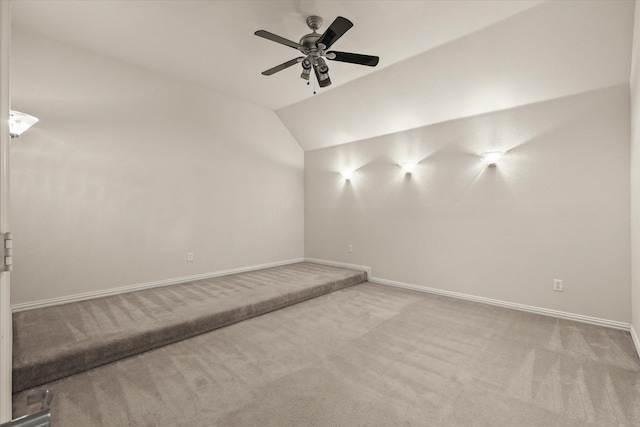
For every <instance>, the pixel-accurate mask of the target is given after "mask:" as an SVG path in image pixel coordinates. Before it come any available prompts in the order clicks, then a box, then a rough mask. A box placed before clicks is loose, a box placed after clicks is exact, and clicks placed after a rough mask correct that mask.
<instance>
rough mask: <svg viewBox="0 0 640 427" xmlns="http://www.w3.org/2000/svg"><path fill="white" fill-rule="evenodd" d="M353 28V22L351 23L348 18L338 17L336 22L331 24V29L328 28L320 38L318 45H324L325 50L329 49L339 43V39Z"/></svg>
mask: <svg viewBox="0 0 640 427" xmlns="http://www.w3.org/2000/svg"><path fill="white" fill-rule="evenodd" d="M351 27H353V22H351V21H349V20H348V19H347V18H343V17H342V16H338V17H337V18H336V20H335V21H333V22H332V23H331V25H330V26H329V28H327V31H325V32H324V34H322V35H321V36H320V38H319V39H318V42H317V43H316V45H317V46H318V45H320V44H323V45H324V46H325V49H329V47H330V46H331V45H332V44H334V43H335V42H336V41H338V39H339V38H340V37H342V35H343V34H344V33H346V32H347V31H348V30H349V28H351Z"/></svg>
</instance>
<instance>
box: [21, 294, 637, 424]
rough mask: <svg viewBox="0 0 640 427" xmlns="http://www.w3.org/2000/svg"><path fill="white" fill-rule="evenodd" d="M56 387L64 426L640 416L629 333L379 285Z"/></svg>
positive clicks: (616, 419) (585, 420) (612, 420)
mask: <svg viewBox="0 0 640 427" xmlns="http://www.w3.org/2000/svg"><path fill="white" fill-rule="evenodd" d="M48 387H49V388H50V390H52V391H53V393H54V400H53V403H52V411H53V425H55V426H279V427H280V426H492V427H495V426H545V427H546V426H599V427H602V426H638V425H640V361H639V360H638V357H637V355H636V354H635V350H634V348H633V344H632V342H631V338H630V336H629V334H628V333H626V332H623V331H618V330H613V329H607V328H602V327H597V326H592V325H587V324H582V323H576V322H572V321H566V320H560V319H555V318H551V317H544V316H539V315H534V314H530V313H524V312H519V311H513V310H509V309H504V308H500V307H494V306H488V305H483V304H478V303H473V302H469V301H463V300H456V299H450V298H446V297H441V296H435V295H429V294H422V293H417V292H413V291H408V290H402V289H395V288H390V287H385V286H382V285H376V284H371V283H364V284H360V285H356V286H352V287H349V288H345V289H343V290H340V291H337V292H333V293H330V294H327V295H324V296H320V297H317V298H314V299H312V300H308V301H306V302H303V303H300V304H297V305H294V306H290V307H287V308H284V309H281V310H278V311H274V312H271V313H269V314H266V315H263V316H260V317H256V318H253V319H250V320H246V321H243V322H240V323H236V324H234V325H231V326H228V327H225V328H222V329H218V330H216V331H213V332H209V333H206V334H203V335H199V336H197V337H194V338H191V339H188V340H184V341H180V342H178V343H175V344H172V345H169V346H165V347H161V348H158V349H155V350H152V351H149V352H147V353H143V354H139V355H136V356H133V357H130V358H127V359H124V360H121V361H118V362H115V363H111V364H109V365H105V366H101V367H99V368H96V369H93V370H90V371H86V372H83V373H80V374H77V375H74V376H72V377H69V378H65V379H62V380H59V381H55V382H52V383H50V384H48ZM25 395H26V394H25V393H24V392H23V393H19V394H16V395H14V411H15V414H14V415H16V416H17V415H20V414H21V413H23V412H24V407H25Z"/></svg>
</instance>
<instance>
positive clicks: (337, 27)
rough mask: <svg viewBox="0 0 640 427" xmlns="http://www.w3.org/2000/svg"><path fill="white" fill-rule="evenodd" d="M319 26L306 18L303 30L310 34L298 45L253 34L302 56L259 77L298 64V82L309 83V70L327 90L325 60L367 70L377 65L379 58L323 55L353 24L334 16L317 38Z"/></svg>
mask: <svg viewBox="0 0 640 427" xmlns="http://www.w3.org/2000/svg"><path fill="white" fill-rule="evenodd" d="M322 22H323V20H322V18H321V17H319V16H315V15H313V16H309V17H307V26H308V27H309V28H310V29H311V30H312V31H313V32H312V33H309V34H306V35H304V36H302V38H301V39H300V42H299V43H296V42H294V41H291V40H288V39H285V38H284V37H280V36H278V35H276V34H273V33H270V32H268V31H265V30H258V31H256V32H255V33H254V34H255V35H256V36H258V37H262V38H265V39H267V40H271V41H273V42H276V43H280V44H282V45H285V46H289V47H292V48H294V49H297V50H298V51H300V52H301V53H302V54H303V55H304V56H300V57H297V58H294V59H291V60H289V61H287V62H284V63H282V64H280V65H276V66H275V67H273V68H270V69H268V70H266V71H263V72H262V74H263V75H265V76H270V75H272V74H275V73H277V72H278V71H282V70H284V69H286V68H289V67H291V66H293V65H295V64H298V63H300V64H301V65H302V73H301V74H300V77H301V78H302V79H304V80H309V76H310V75H311V69H312V68H313V70H314V73H315V75H316V79H317V80H318V85H319V86H320V87H327V86H329V85H331V78H330V77H329V66H328V65H327V63H326V61H325V58H326V59H329V60H331V61H339V62H348V63H350V64H358V65H366V66H368V67H375V66H376V65H378V61H379V58H378V57H377V56H371V55H362V54H359V53H350V52H338V51H327V49H329V48H330V47H331V46H332V45H333V44H334V43H335V42H336V41H338V39H339V38H340V37H342V36H343V35H344V33H346V32H347V31H348V30H349V29H350V28H351V27H353V23H352V22H351V21H349V20H348V19H347V18H343V17H342V16H338V17H337V18H336V19H335V20H334V21H333V23H331V25H330V26H329V28H327V30H326V31H325V32H324V33H322V34H319V33H318V32H317V30H318V29H319V28H320V27H321V26H322Z"/></svg>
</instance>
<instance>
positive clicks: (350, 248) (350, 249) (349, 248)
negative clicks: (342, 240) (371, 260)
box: [347, 244, 353, 253]
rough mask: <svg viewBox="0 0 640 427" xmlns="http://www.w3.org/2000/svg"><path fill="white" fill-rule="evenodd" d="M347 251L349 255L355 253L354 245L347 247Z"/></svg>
mask: <svg viewBox="0 0 640 427" xmlns="http://www.w3.org/2000/svg"><path fill="white" fill-rule="evenodd" d="M347 250H348V251H349V253H352V252H353V245H352V244H349V245H348V246H347Z"/></svg>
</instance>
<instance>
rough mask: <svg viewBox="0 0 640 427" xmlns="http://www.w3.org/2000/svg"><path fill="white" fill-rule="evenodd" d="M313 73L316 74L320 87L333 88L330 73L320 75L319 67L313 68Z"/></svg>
mask: <svg viewBox="0 0 640 427" xmlns="http://www.w3.org/2000/svg"><path fill="white" fill-rule="evenodd" d="M313 71H315V72H316V78H317V79H318V85H320V87H327V86H331V79H330V78H329V73H325V74H324V76H321V75H320V71H318V66H317V65H314V66H313Z"/></svg>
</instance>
